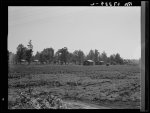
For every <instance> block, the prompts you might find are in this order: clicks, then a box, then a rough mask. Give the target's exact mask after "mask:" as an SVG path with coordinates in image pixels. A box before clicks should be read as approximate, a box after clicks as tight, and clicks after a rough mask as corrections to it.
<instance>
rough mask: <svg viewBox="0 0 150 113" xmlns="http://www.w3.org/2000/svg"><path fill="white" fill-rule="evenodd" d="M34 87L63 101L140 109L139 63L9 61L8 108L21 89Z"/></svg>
mask: <svg viewBox="0 0 150 113" xmlns="http://www.w3.org/2000/svg"><path fill="white" fill-rule="evenodd" d="M29 87H30V88H31V89H32V93H33V94H34V95H38V94H40V93H41V92H44V93H45V94H49V93H50V94H53V95H56V96H58V97H60V98H61V99H62V100H63V101H66V102H68V101H69V100H70V101H80V102H84V103H91V104H95V105H97V106H104V107H109V108H112V109H140V67H139V66H138V65H110V66H105V65H97V66H82V65H9V68H8V108H9V109H12V107H13V106H15V104H16V101H17V99H18V96H19V95H18V93H17V92H18V91H21V92H23V91H26V90H28V88H29Z"/></svg>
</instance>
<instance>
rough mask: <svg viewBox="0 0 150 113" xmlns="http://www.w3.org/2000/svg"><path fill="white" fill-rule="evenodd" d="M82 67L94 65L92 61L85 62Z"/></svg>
mask: <svg viewBox="0 0 150 113" xmlns="http://www.w3.org/2000/svg"><path fill="white" fill-rule="evenodd" d="M83 65H94V61H93V60H85V61H84V62H83Z"/></svg>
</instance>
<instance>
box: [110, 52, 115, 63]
mask: <svg viewBox="0 0 150 113" xmlns="http://www.w3.org/2000/svg"><path fill="white" fill-rule="evenodd" d="M115 57H116V55H115V54H112V55H110V57H109V60H110V63H111V64H116V60H115Z"/></svg>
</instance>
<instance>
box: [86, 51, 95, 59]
mask: <svg viewBox="0 0 150 113" xmlns="http://www.w3.org/2000/svg"><path fill="white" fill-rule="evenodd" d="M87 59H90V60H94V59H95V54H94V51H93V50H90V52H89V54H88V55H87Z"/></svg>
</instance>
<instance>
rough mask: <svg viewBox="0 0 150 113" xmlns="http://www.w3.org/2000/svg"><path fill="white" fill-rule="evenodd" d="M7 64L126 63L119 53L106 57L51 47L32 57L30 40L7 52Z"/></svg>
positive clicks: (104, 55) (96, 51) (96, 53)
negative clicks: (24, 61) (35, 62)
mask: <svg viewBox="0 0 150 113" xmlns="http://www.w3.org/2000/svg"><path fill="white" fill-rule="evenodd" d="M8 58H9V62H10V63H13V64H20V63H21V62H22V60H26V61H27V62H28V64H30V63H31V62H32V61H34V60H38V61H39V62H40V63H46V64H70V63H73V64H78V65H82V64H83V62H84V61H85V60H89V59H90V60H93V61H94V62H95V64H98V62H99V61H103V62H104V63H105V64H106V63H110V64H114V65H115V64H126V63H127V62H128V61H127V60H125V59H123V58H122V57H121V56H120V54H119V53H117V54H112V55H110V56H107V54H106V52H105V51H103V52H102V53H100V52H99V51H98V50H97V49H95V50H90V51H89V53H88V54H87V55H85V54H84V52H83V51H82V50H75V51H74V52H72V53H71V52H69V51H68V48H67V47H64V48H61V49H58V50H57V51H56V52H55V51H54V49H53V48H52V47H50V48H45V49H43V50H42V51H41V52H38V51H37V52H36V54H35V55H33V45H32V41H31V40H30V41H29V43H28V45H27V47H25V46H24V45H23V44H19V45H18V47H17V51H16V53H15V54H14V53H12V52H9V51H8Z"/></svg>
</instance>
